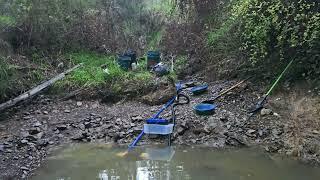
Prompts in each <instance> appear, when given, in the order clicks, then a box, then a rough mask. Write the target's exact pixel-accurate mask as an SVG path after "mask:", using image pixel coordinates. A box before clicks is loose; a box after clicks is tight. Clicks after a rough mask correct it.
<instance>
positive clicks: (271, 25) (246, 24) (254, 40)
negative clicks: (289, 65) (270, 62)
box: [233, 0, 320, 63]
mask: <svg viewBox="0 0 320 180" xmlns="http://www.w3.org/2000/svg"><path fill="white" fill-rule="evenodd" d="M319 8H320V7H319V2H315V1H313V0H294V1H288V0H274V1H265V0H244V1H239V2H238V3H237V4H236V5H235V6H234V8H233V17H235V18H238V19H239V20H240V22H241V25H242V28H241V31H242V34H241V35H242V38H243V46H242V48H243V49H244V50H246V51H247V52H248V54H249V57H250V60H251V61H252V62H253V63H256V62H259V61H263V60H265V59H266V58H269V57H270V56H271V55H274V54H276V55H277V56H278V57H279V59H280V60H283V59H285V58H287V59H290V58H294V57H296V58H298V59H301V60H304V61H305V62H311V63H315V61H316V59H318V58H319V50H320V49H319V48H320V12H319Z"/></svg>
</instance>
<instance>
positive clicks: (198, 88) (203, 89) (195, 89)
mask: <svg viewBox="0 0 320 180" xmlns="http://www.w3.org/2000/svg"><path fill="white" fill-rule="evenodd" d="M208 87H209V86H208V85H202V86H196V87H193V88H192V89H191V92H192V94H194V95H199V94H202V93H204V92H206V91H207V90H208Z"/></svg>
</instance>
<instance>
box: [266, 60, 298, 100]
mask: <svg viewBox="0 0 320 180" xmlns="http://www.w3.org/2000/svg"><path fill="white" fill-rule="evenodd" d="M293 60H294V59H292V60H291V61H290V62H289V64H288V65H287V66H286V68H285V69H284V70H283V71H282V73H281V74H280V76H279V77H278V78H277V80H276V81H275V82H274V83H273V84H272V86H271V88H270V89H269V91H268V92H267V94H266V96H269V94H270V93H271V91H272V90H273V89H274V87H275V86H276V85H277V84H278V82H279V81H280V79H281V78H282V77H283V75H284V73H285V72H286V71H287V70H288V69H289V67H290V66H291V64H292V62H293Z"/></svg>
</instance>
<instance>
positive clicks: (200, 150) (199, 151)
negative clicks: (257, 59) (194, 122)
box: [31, 144, 320, 180]
mask: <svg viewBox="0 0 320 180" xmlns="http://www.w3.org/2000/svg"><path fill="white" fill-rule="evenodd" d="M125 151H126V148H125V147H114V146H111V145H95V144H80V145H79V144H77V145H71V146H69V147H66V148H63V149H62V150H59V151H57V152H56V153H55V154H53V155H51V156H50V157H49V158H48V160H47V161H46V162H45V164H44V165H43V166H42V167H41V168H40V169H38V170H37V171H36V175H35V176H34V177H33V178H31V179H33V180H43V179H46V180H91V179H100V180H118V179H129V180H131V179H139V180H142V179H157V180H162V179H164V180H169V179H170V180H171V179H178V180H179V179H196V180H202V179H212V180H214V179H217V180H245V179H246V180H258V179H259V180H271V179H272V180H302V179H303V180H309V179H310V180H319V179H320V168H319V167H312V166H307V165H304V164H301V163H299V162H298V161H295V160H292V159H289V158H285V157H281V156H279V155H275V156H271V155H269V154H266V153H263V152H262V151H261V150H257V149H248V148H242V149H227V150H225V149H224V150H214V149H210V148H204V147H185V146H177V147H170V148H168V147H143V148H142V147H141V148H137V149H135V150H133V151H131V152H129V153H128V154H127V155H126V156H118V155H117V154H118V153H121V152H125Z"/></svg>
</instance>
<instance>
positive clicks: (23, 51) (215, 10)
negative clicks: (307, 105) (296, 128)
mask: <svg viewBox="0 0 320 180" xmlns="http://www.w3.org/2000/svg"><path fill="white" fill-rule="evenodd" d="M319 9H320V6H319V2H317V1H313V0H294V1H288V0H274V1H266V0H236V1H234V0H228V1H222V0H152V1H149V0H0V10H1V11H0V55H1V58H0V65H1V68H0V75H1V76H0V82H1V85H0V93H1V95H0V99H7V98H8V97H9V96H12V95H14V94H17V93H18V92H19V91H23V90H25V89H27V88H29V87H30V86H32V85H34V84H37V83H39V81H42V80H44V79H46V78H47V77H48V76H52V75H53V74H56V73H57V72H60V71H61V69H59V68H61V67H62V68H63V69H65V68H67V67H70V66H72V65H74V64H76V63H80V62H82V63H84V67H82V68H81V69H79V70H77V71H76V72H75V73H74V74H72V76H70V77H68V78H67V79H66V80H65V81H63V82H60V83H59V84H57V86H59V87H61V86H62V87H65V86H68V87H77V88H79V87H91V86H92V87H97V86H101V85H104V84H106V83H108V84H114V83H115V82H123V81H125V80H134V81H139V80H145V81H148V80H150V79H152V78H151V74H150V73H149V72H147V71H146V70H145V69H144V68H143V65H144V64H145V62H142V61H141V62H140V66H139V67H138V70H137V72H125V71H123V70H121V69H120V68H119V67H118V66H117V63H116V54H117V53H120V52H123V51H124V50H126V49H127V48H134V49H135V50H136V51H137V52H138V54H139V55H141V56H143V54H144V53H145V52H146V51H147V50H150V49H161V50H163V52H164V54H165V55H169V54H171V56H172V57H176V59H184V60H177V62H176V64H177V65H178V64H179V63H180V64H179V66H181V62H184V64H189V66H190V67H192V68H193V69H197V68H196V67H198V66H199V68H198V69H203V70H208V69H204V68H203V67H206V68H210V67H212V69H209V70H210V71H215V72H220V71H224V70H228V71H227V72H228V73H229V72H231V71H232V72H238V71H239V70H240V71H239V72H240V73H241V72H242V71H243V69H248V68H249V69H250V70H251V71H250V72H254V71H257V70H258V71H261V70H265V71H267V70H269V71H270V69H273V68H275V67H276V68H280V69H281V68H282V67H283V65H284V64H286V63H287V62H288V61H290V60H291V59H292V58H295V59H296V60H297V62H296V63H295V74H297V75H299V76H300V75H302V74H303V75H304V76H308V77H309V78H313V79H316V77H318V76H319V75H320V74H319V73H320V72H319V69H320V60H319V59H320V58H319V51H320V49H319V48H320V10H319ZM186 58H187V59H188V60H189V61H186V60H185V59H186ZM190 59H191V60H190ZM192 59H197V61H192ZM26 62H28V63H26ZM26 64H27V65H28V67H29V66H31V67H33V68H28V70H27V73H25V69H24V72H21V69H22V68H21V66H25V65H26ZM61 64H63V66H61ZM234 64H237V65H234ZM103 65H107V66H108V70H109V74H107V75H106V73H105V72H103V69H102V68H101V66H103ZM17 67H19V68H17ZM192 72H194V71H192ZM273 72H274V73H277V72H278V71H273ZM25 74H28V76H26V75H25ZM24 80H27V81H24ZM16 81H21V82H28V84H29V86H28V85H24V86H22V88H13V87H12V86H15V85H16V84H15V83H14V82H16ZM21 84H24V83H21ZM21 84H19V86H20V85H21ZM115 86H118V85H115ZM12 89H19V91H17V92H12V91H11V90H12ZM114 89H119V88H114ZM8 92H10V93H9V94H8Z"/></svg>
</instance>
